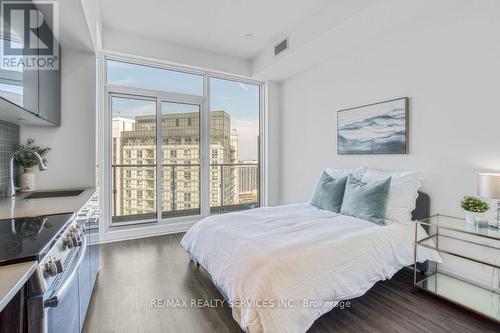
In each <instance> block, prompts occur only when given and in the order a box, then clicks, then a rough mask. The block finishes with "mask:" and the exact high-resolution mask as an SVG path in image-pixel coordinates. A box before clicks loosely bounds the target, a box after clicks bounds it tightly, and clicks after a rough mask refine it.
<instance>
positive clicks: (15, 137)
mask: <svg viewBox="0 0 500 333" xmlns="http://www.w3.org/2000/svg"><path fill="white" fill-rule="evenodd" d="M17 145H19V126H18V125H15V124H11V123H8V122H6V121H2V120H0V197H5V195H6V193H7V184H8V182H9V158H10V156H11V155H12V154H13V153H14V151H15V149H16V147H17Z"/></svg>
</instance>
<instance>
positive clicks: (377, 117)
mask: <svg viewBox="0 0 500 333" xmlns="http://www.w3.org/2000/svg"><path fill="white" fill-rule="evenodd" d="M408 148H409V97H401V98H396V99H391V100H386V101H382V102H377V103H372V104H366V105H362V106H357V107H352V108H348V109H342V110H338V111H337V154H338V155H380V154H408V153H409V149H408Z"/></svg>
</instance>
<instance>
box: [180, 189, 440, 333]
mask: <svg viewBox="0 0 500 333" xmlns="http://www.w3.org/2000/svg"><path fill="white" fill-rule="evenodd" d="M420 198H421V199H420V201H422V198H425V197H423V196H420ZM417 201H418V200H417ZM424 205H425V203H424ZM427 205H428V202H427ZM426 210H428V206H427V208H426V207H424V206H423V205H422V203H420V204H419V203H418V202H417V209H416V210H415V212H414V215H415V214H417V215H418V214H425V211H426ZM415 225H416V224H415V223H390V224H388V225H386V226H379V225H375V224H373V223H370V222H367V221H364V220H361V219H358V218H354V217H350V216H344V215H340V214H337V213H332V212H329V211H324V210H320V209H317V208H316V207H313V206H311V205H310V204H309V203H304V204H294V205H286V206H279V207H269V208H257V209H253V210H248V211H243V212H238V213H230V214H223V215H217V216H210V217H208V218H205V219H204V220H202V221H200V222H198V223H197V224H195V225H194V226H193V227H192V228H191V229H190V230H189V231H188V232H187V233H186V235H185V236H184V238H183V239H182V241H181V245H182V246H183V247H184V249H185V250H186V251H187V252H188V254H189V256H190V258H191V259H192V260H193V261H195V262H197V263H198V264H199V265H201V266H202V267H203V268H204V269H205V270H206V271H207V272H208V273H209V274H210V276H211V278H212V280H213V282H214V284H215V285H216V287H217V288H218V289H219V290H220V292H221V293H222V295H223V296H224V298H225V299H226V301H227V302H228V303H229V305H230V306H231V308H232V315H233V318H234V320H236V322H238V324H239V325H240V327H241V328H242V329H243V330H244V331H246V332H305V331H307V329H308V328H309V327H310V326H311V325H312V324H313V322H314V321H315V320H316V319H317V318H319V317H320V316H321V315H323V314H324V313H326V312H328V311H330V310H331V309H333V308H334V307H335V306H336V305H337V304H338V303H339V302H340V301H345V300H350V299H353V298H355V297H359V296H361V295H363V294H364V293H365V292H366V291H368V290H369V289H370V288H371V287H372V286H373V285H374V284H375V283H376V282H377V281H380V280H384V279H388V278H391V277H392V276H393V275H394V274H395V273H396V272H397V271H399V270H400V269H401V268H403V267H404V266H408V265H410V264H412V263H413V235H414V230H415V229H414V228H415ZM418 234H419V237H425V235H426V233H425V231H424V230H423V229H419V230H418ZM417 260H418V261H419V262H425V261H427V260H431V261H440V258H439V256H438V255H437V253H435V252H433V251H430V250H427V251H420V250H419V252H418V257H417Z"/></svg>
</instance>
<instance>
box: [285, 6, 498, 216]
mask: <svg viewBox="0 0 500 333" xmlns="http://www.w3.org/2000/svg"><path fill="white" fill-rule="evenodd" d="M427 3H428V5H429V7H428V8H429V9H431V8H432V4H431V2H429V1H427ZM422 6H423V4H422ZM439 9H440V10H439V11H432V10H429V11H428V12H427V13H426V14H425V16H421V17H419V18H418V20H410V21H408V22H406V23H402V24H399V25H397V26H393V27H392V28H391V30H390V32H389V33H387V34H384V35H379V36H378V37H377V38H371V39H370V40H365V41H363V43H359V44H358V45H357V46H356V47H352V48H350V49H347V50H344V52H340V51H339V52H337V53H338V55H337V56H335V57H333V58H331V59H329V60H328V61H327V62H324V63H321V64H320V65H317V66H316V67H314V68H313V69H311V70H309V71H307V72H304V73H302V74H299V75H297V76H295V77H292V78H290V79H288V80H286V81H284V82H283V84H282V109H283V110H282V115H281V118H280V123H281V127H280V134H279V135H280V140H281V141H280V142H281V145H282V146H281V150H282V151H281V156H282V160H281V166H282V167H281V170H282V172H281V178H280V181H279V184H280V185H279V190H278V192H279V193H280V194H281V195H280V202H281V203H290V202H300V201H305V200H308V199H310V197H311V194H312V191H313V190H314V187H315V185H316V181H317V180H318V178H319V176H320V172H321V170H322V169H323V168H325V167H345V166H358V165H363V166H368V167H375V168H383V169H390V170H406V169H412V170H413V169H416V170H421V171H424V172H425V173H426V175H427V179H426V181H425V183H424V186H423V190H424V191H426V192H428V193H429V194H430V195H431V200H432V208H431V210H432V212H434V213H436V212H440V213H448V214H454V215H461V210H460V207H459V201H460V199H461V197H462V196H463V195H464V194H469V193H474V192H475V186H476V174H477V172H478V171H479V170H500V135H499V131H498V127H499V125H500V94H499V93H498V82H499V78H500V39H499V38H498V31H500V20H498V12H500V2H498V1H489V0H481V1H465V0H463V1H459V0H456V1H444V0H443V1H440V7H439ZM357 15H361V16H360V17H357V19H358V20H359V21H363V20H364V19H366V18H364V17H363V13H359V14H357ZM385 15H386V17H390V16H394V15H395V16H400V15H405V12H400V11H395V12H394V11H393V12H386V14H385ZM345 32H346V33H349V31H345ZM359 34H360V32H359V31H355V32H354V35H359ZM331 44H332V47H335V41H334V40H332V41H331ZM353 44H354V43H353ZM401 96H409V97H410V154H409V155H398V156H389V155H387V156H338V155H337V153H336V111H337V110H339V109H342V108H347V107H352V106H357V105H363V104H366V103H370V102H377V101H382V100H386V99H392V98H396V97H401Z"/></svg>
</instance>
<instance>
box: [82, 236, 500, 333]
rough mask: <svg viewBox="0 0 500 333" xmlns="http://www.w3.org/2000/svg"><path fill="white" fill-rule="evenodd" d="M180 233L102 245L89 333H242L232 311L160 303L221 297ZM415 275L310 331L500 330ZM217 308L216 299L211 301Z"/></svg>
mask: <svg viewBox="0 0 500 333" xmlns="http://www.w3.org/2000/svg"><path fill="white" fill-rule="evenodd" d="M181 238H182V235H181V234H177V235H166V236H158V237H151V238H144V239H139V240H131V241H124V242H117V243H111V244H106V245H103V246H102V257H101V263H102V265H101V272H100V274H99V276H98V278H97V283H96V287H95V289H94V293H93V296H92V301H91V305H90V308H89V311H88V313H87V318H86V322H85V326H84V332H89V333H90V332H91V333H95V332H106V333H107V332H120V333H122V332H182V333H191V332H241V330H240V328H239V326H238V324H236V322H235V321H234V320H233V319H232V316H231V310H230V308H229V307H227V306H222V307H221V306H216V307H212V308H209V307H204V308H196V307H189V306H188V307H184V308H182V307H180V308H171V307H168V306H166V305H163V308H162V307H161V306H162V304H160V303H157V305H159V306H158V307H157V308H155V307H153V306H152V300H156V299H180V300H187V301H188V302H191V299H202V300H223V297H222V296H221V295H220V293H219V292H218V290H217V289H216V288H215V287H214V285H213V284H212V282H211V280H210V278H209V276H208V274H207V273H206V272H205V271H204V270H203V269H202V268H199V267H197V266H196V265H195V264H193V263H191V262H189V261H188V258H187V255H186V253H185V251H184V250H183V249H182V247H181V246H180V245H179V242H180V240H181ZM411 278H412V276H411V273H410V272H409V271H404V270H403V271H401V272H399V273H398V274H396V276H394V277H393V278H392V279H391V280H388V281H383V282H379V283H377V284H376V285H375V286H374V287H373V288H372V289H371V290H370V291H368V293H366V294H365V295H364V296H362V297H360V298H357V299H355V300H352V301H351V302H352V306H351V307H350V308H345V309H343V310H341V309H339V308H336V309H334V310H333V311H331V312H329V313H327V314H325V315H324V316H322V317H321V318H319V319H318V320H317V321H316V323H315V324H314V325H313V327H311V329H310V330H309V332H356V333H360V332H370V333H373V332H384V333H385V332H453V333H459V332H468V333H469V332H499V327H498V326H496V325H495V324H494V323H492V322H489V321H487V320H485V319H483V318H480V317H477V316H474V315H471V314H469V313H468V312H466V311H464V310H461V309H459V308H457V307H454V306H452V305H450V304H447V303H445V302H442V301H441V300H437V299H435V298H433V297H430V296H428V295H424V294H421V293H418V294H413V293H411V292H410V291H409V290H410V284H411ZM212 302H213V303H215V302H216V301H212Z"/></svg>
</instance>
